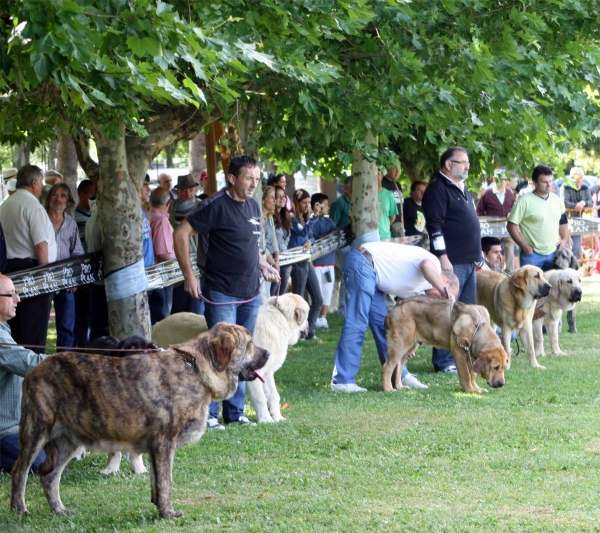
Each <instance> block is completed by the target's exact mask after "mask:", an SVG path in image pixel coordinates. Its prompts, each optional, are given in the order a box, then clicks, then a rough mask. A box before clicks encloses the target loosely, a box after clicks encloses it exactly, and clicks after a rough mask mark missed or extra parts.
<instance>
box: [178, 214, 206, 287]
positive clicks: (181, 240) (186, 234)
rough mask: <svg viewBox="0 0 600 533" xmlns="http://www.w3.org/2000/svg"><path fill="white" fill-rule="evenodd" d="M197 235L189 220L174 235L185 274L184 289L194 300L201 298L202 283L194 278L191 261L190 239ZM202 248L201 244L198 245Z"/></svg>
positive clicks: (182, 270) (180, 264)
mask: <svg viewBox="0 0 600 533" xmlns="http://www.w3.org/2000/svg"><path fill="white" fill-rule="evenodd" d="M193 235H196V230H195V229H194V228H192V226H191V225H190V223H189V222H188V221H187V220H184V221H183V222H182V223H181V224H180V225H179V227H178V228H177V229H176V230H175V233H174V234H173V244H174V247H175V256H176V257H177V262H178V263H179V268H181V272H182V273H183V278H184V282H183V288H184V289H185V291H186V292H187V293H188V294H189V295H190V296H192V297H193V298H199V297H200V294H201V292H200V283H198V280H197V279H196V276H194V270H193V269H192V261H191V260H190V237H192V236H193ZM198 245H199V246H202V244H201V243H198Z"/></svg>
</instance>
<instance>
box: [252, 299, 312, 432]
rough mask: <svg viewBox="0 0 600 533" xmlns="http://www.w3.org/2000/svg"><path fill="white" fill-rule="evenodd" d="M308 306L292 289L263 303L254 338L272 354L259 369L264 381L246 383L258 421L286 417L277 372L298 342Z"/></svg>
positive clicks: (259, 345)
mask: <svg viewBox="0 0 600 533" xmlns="http://www.w3.org/2000/svg"><path fill="white" fill-rule="evenodd" d="M308 310H309V306H308V304H307V303H306V301H305V300H304V298H302V297H301V296H298V295H296V294H290V293H288V294H284V295H282V296H279V297H278V298H277V297H275V296H273V297H271V298H269V299H268V300H267V301H266V302H265V304H264V305H262V306H261V307H260V310H259V312H258V318H257V320H256V327H255V328H254V335H253V337H252V339H253V341H254V344H255V345H256V346H258V347H260V348H265V349H266V350H268V351H269V352H270V353H271V357H269V360H268V361H267V364H266V365H265V366H264V367H262V368H261V369H260V370H258V373H259V374H260V375H261V376H262V378H263V379H264V383H261V382H260V381H258V380H254V381H249V382H248V383H246V388H247V390H248V392H249V393H250V399H251V400H252V404H253V405H254V409H255V411H256V416H257V419H258V422H281V421H282V420H285V418H284V417H283V416H281V406H280V405H279V400H280V398H279V392H277V387H276V386H275V378H274V374H275V372H277V370H279V369H280V368H281V367H282V365H283V363H284V362H285V358H286V356H287V351H288V347H289V346H293V345H294V344H296V343H297V342H298V339H299V338H300V333H301V332H302V331H304V330H305V329H306V327H307V319H308Z"/></svg>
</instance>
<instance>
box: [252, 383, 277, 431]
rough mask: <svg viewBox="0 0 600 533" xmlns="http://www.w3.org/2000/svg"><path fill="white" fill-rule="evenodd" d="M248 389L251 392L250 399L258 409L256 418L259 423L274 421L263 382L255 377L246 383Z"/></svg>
mask: <svg viewBox="0 0 600 533" xmlns="http://www.w3.org/2000/svg"><path fill="white" fill-rule="evenodd" d="M246 389H247V390H248V392H249V393H250V400H251V401H252V405H253V406H254V410H255V411H256V418H257V420H258V422H259V423H266V422H273V418H271V414H270V413H269V406H268V405H267V397H266V396H265V391H264V389H263V385H262V383H261V382H260V381H259V380H257V379H255V380H254V381H248V382H247V383H246Z"/></svg>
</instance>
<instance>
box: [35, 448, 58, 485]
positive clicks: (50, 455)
mask: <svg viewBox="0 0 600 533" xmlns="http://www.w3.org/2000/svg"><path fill="white" fill-rule="evenodd" d="M44 452H45V453H46V460H45V461H44V462H43V463H42V464H41V465H40V466H39V468H38V472H39V474H40V475H41V476H46V475H48V474H49V473H50V472H52V471H53V470H54V469H55V468H56V465H57V464H58V446H57V445H56V443H55V442H54V441H53V440H51V441H48V442H47V443H46V446H44Z"/></svg>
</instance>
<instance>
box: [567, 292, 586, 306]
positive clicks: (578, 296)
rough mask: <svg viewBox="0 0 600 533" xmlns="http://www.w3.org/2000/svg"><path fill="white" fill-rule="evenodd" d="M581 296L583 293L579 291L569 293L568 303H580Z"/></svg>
mask: <svg viewBox="0 0 600 533" xmlns="http://www.w3.org/2000/svg"><path fill="white" fill-rule="evenodd" d="M582 294H583V293H582V292H581V291H580V290H579V289H577V290H574V291H573V292H572V293H571V297H570V298H569V302H571V303H575V302H581V296H582Z"/></svg>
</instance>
